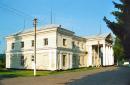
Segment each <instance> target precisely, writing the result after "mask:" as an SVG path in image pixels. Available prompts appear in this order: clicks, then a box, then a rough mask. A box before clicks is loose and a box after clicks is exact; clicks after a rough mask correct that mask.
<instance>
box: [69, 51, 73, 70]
mask: <svg viewBox="0 0 130 85" xmlns="http://www.w3.org/2000/svg"><path fill="white" fill-rule="evenodd" d="M72 56H73V54H72V53H71V54H70V66H69V68H70V69H71V68H72V62H73V59H72Z"/></svg>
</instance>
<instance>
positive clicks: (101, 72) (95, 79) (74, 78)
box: [0, 67, 130, 85]
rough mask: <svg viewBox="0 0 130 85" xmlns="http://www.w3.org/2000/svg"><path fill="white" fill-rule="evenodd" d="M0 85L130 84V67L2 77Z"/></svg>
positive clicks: (0, 77)
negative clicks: (48, 74) (38, 75)
mask: <svg viewBox="0 0 130 85" xmlns="http://www.w3.org/2000/svg"><path fill="white" fill-rule="evenodd" d="M0 85H130V68H128V67H106V68H100V69H95V70H89V71H83V72H69V73H65V74H58V75H50V76H40V77H14V78H11V77H2V76H0Z"/></svg>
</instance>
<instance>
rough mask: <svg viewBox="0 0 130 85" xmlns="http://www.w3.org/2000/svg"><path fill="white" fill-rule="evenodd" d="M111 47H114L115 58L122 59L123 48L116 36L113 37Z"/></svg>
mask: <svg viewBox="0 0 130 85" xmlns="http://www.w3.org/2000/svg"><path fill="white" fill-rule="evenodd" d="M113 49H114V57H115V60H116V61H117V60H118V61H122V60H123V59H124V49H123V47H122V44H121V41H120V39H119V38H118V37H116V39H115V43H114V46H113Z"/></svg>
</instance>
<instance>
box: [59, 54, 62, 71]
mask: <svg viewBox="0 0 130 85" xmlns="http://www.w3.org/2000/svg"><path fill="white" fill-rule="evenodd" d="M59 55H60V69H62V54H61V53H59Z"/></svg>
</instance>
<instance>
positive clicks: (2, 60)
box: [0, 54, 5, 68]
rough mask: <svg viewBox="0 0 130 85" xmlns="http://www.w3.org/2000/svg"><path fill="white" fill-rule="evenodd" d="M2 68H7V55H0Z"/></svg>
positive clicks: (0, 66)
mask: <svg viewBox="0 0 130 85" xmlns="http://www.w3.org/2000/svg"><path fill="white" fill-rule="evenodd" d="M0 68H5V54H0Z"/></svg>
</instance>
